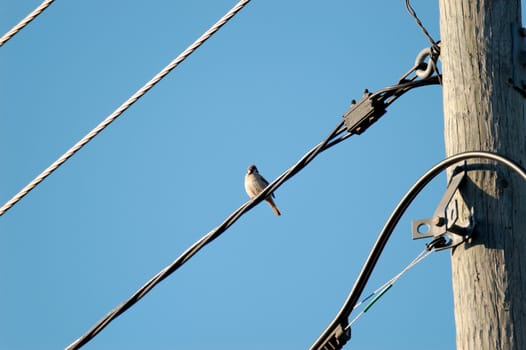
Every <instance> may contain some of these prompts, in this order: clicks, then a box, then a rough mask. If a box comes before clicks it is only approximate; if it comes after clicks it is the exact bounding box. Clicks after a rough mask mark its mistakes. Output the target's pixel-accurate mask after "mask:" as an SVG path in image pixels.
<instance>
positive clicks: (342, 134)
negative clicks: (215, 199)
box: [66, 68, 435, 350]
mask: <svg viewBox="0 0 526 350" xmlns="http://www.w3.org/2000/svg"><path fill="white" fill-rule="evenodd" d="M414 69H415V68H413V69H412V70H411V71H413V70H414ZM406 75H407V74H406ZM434 83H435V82H434V81H433V78H430V79H425V80H417V81H406V80H404V81H399V83H398V84H397V85H393V86H390V87H388V88H386V89H383V90H381V91H380V92H381V93H382V94H384V95H383V96H381V97H382V98H383V100H385V99H390V101H387V102H384V103H385V105H386V106H388V105H389V104H391V103H392V102H393V101H394V100H395V99H396V98H398V97H400V96H401V95H402V94H404V93H405V92H407V91H409V90H411V89H412V88H414V87H418V86H424V85H430V84H434ZM380 92H378V93H376V94H379V93H380ZM376 94H375V95H376ZM346 131H347V129H346V128H345V127H344V121H343V120H342V121H341V122H340V123H338V125H337V126H336V128H335V129H334V130H333V131H332V132H331V133H330V134H329V135H328V136H327V138H326V139H325V140H324V141H322V142H320V143H319V144H318V145H316V146H315V147H314V148H312V149H311V150H310V151H308V152H307V153H306V154H305V155H304V156H303V157H302V158H300V160H298V161H297V162H296V164H294V165H293V166H292V167H290V168H289V169H288V170H287V171H285V172H284V173H283V174H281V175H280V176H279V177H278V178H276V179H275V180H274V181H273V182H272V183H270V184H269V185H268V186H267V187H266V188H265V189H264V190H263V191H262V192H260V193H259V194H258V195H257V196H255V197H253V198H252V199H250V200H248V201H247V202H246V203H245V204H243V205H242V206H241V207H239V208H238V209H237V210H235V211H234V212H233V213H232V214H230V215H229V216H228V217H227V218H226V219H225V220H224V221H223V222H222V223H221V224H220V225H219V226H217V227H216V228H215V229H213V230H212V231H210V232H208V233H207V234H206V235H204V236H203V237H201V238H200V239H199V240H198V241H197V242H195V243H194V244H193V245H192V246H190V247H189V248H188V249H187V250H186V251H185V252H184V253H183V254H181V255H180V256H179V257H178V258H177V259H176V260H174V261H173V262H172V263H171V264H170V265H168V266H166V267H165V268H164V269H163V270H161V271H160V272H159V273H157V275H155V276H154V277H152V278H151V279H150V280H149V281H148V282H147V283H146V284H144V285H143V286H142V287H141V288H139V289H138V290H137V291H136V292H135V293H134V294H133V295H132V296H131V297H130V298H129V299H127V300H126V301H125V302H123V303H122V304H120V305H119V306H117V307H116V308H114V309H113V310H112V311H110V312H109V313H108V314H107V315H106V316H104V317H103V318H102V319H101V320H99V321H98V322H97V323H96V324H95V325H94V326H93V327H92V328H91V329H90V330H88V331H87V332H86V333H85V334H84V335H82V336H81V337H80V338H78V339H77V340H75V341H74V342H73V343H71V344H70V345H69V346H68V347H66V350H73V349H79V348H80V347H81V346H83V345H85V344H86V343H87V342H89V341H90V340H91V339H93V338H94V337H95V336H96V335H97V334H98V333H99V332H100V331H102V330H103V329H104V328H105V327H106V326H107V325H108V324H109V323H110V322H111V321H113V320H114V319H115V318H117V317H118V316H120V315H121V314H123V313H124V312H125V311H126V310H128V309H129V308H130V307H132V306H133V305H134V304H135V303H137V302H138V301H139V300H140V299H141V298H142V297H144V296H145V295H146V294H147V293H148V292H149V291H151V290H152V289H153V288H154V287H155V286H156V285H157V284H158V283H160V282H161V281H162V280H164V279H165V278H167V277H168V276H170V275H171V274H172V273H173V272H175V271H176V270H177V269H179V268H180V267H181V266H182V265H183V264H184V263H186V262H187V261H188V260H189V259H190V258H192V257H193V256H194V255H195V254H196V253H197V252H198V251H199V250H201V249H202V248H203V247H204V246H206V245H207V244H209V243H211V242H212V241H213V240H215V239H216V238H217V237H219V236H220V235H221V234H222V233H224V232H225V231H226V230H227V229H228V228H229V227H230V226H232V225H233V224H234V223H235V222H236V221H237V220H238V219H239V218H240V217H241V216H242V215H243V214H245V213H246V212H248V211H249V210H250V209H252V208H253V207H255V206H256V205H257V204H259V203H260V202H261V201H263V200H264V199H265V198H266V197H267V196H268V195H269V194H270V193H272V192H274V191H275V190H276V189H278V188H279V187H280V186H281V185H282V184H283V183H284V182H285V181H287V180H289V179H290V178H291V177H293V176H294V175H296V174H297V173H298V172H299V171H301V170H302V169H303V168H305V167H306V166H307V165H308V164H309V163H310V162H311V161H312V160H313V159H314V158H315V157H316V156H318V155H319V154H320V153H321V152H323V151H325V150H327V149H329V148H331V147H333V146H335V145H336V144H338V143H340V142H342V141H343V140H346V139H347V138H348V137H350V136H352V135H353V134H352V133H347V132H346Z"/></svg>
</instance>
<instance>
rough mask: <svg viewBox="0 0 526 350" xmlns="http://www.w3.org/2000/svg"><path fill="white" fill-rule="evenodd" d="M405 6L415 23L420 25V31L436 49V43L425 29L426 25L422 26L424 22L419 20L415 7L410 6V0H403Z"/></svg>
mask: <svg viewBox="0 0 526 350" xmlns="http://www.w3.org/2000/svg"><path fill="white" fill-rule="evenodd" d="M405 7H406V8H407V11H408V12H409V14H410V15H411V17H413V18H414V19H415V21H416V24H417V25H418V26H419V27H420V29H422V32H423V33H424V35H425V36H426V37H427V39H428V40H429V42H430V43H431V45H433V48H434V49H437V48H438V43H437V42H436V41H435V40H434V39H433V37H432V36H431V34H429V32H428V31H427V29H426V27H425V26H424V24H423V23H422V21H421V20H420V18H418V16H417V14H416V11H415V9H414V8H413V7H412V6H411V3H410V0H405Z"/></svg>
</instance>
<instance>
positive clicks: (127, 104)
mask: <svg viewBox="0 0 526 350" xmlns="http://www.w3.org/2000/svg"><path fill="white" fill-rule="evenodd" d="M249 2H250V0H241V1H239V2H238V3H237V4H236V5H235V6H234V7H233V8H232V9H231V10H230V11H229V12H228V13H227V14H225V15H224V16H223V17H222V18H221V19H219V21H217V22H216V23H215V24H214V25H213V26H212V27H210V29H208V30H207V31H206V32H205V33H204V34H203V35H201V36H200V37H199V38H198V39H197V40H196V41H194V43H193V44H191V45H190V46H189V47H188V48H187V49H186V50H184V51H183V52H182V53H181V54H180V55H179V56H177V57H176V58H175V59H174V60H173V61H172V62H170V63H169V64H168V65H167V66H166V67H165V68H164V69H163V70H161V71H160V72H159V73H158V74H157V75H156V76H154V77H153V78H152V79H151V80H150V81H148V82H147V83H146V84H145V85H144V86H143V87H142V88H140V89H139V90H138V91H137V92H136V93H135V94H133V95H132V96H131V97H130V98H129V99H128V100H126V101H125V102H124V103H123V104H122V105H121V106H120V107H119V108H117V109H116V110H115V111H114V112H113V113H111V114H110V115H109V116H108V117H106V119H104V120H103V121H102V122H101V123H100V124H99V125H97V126H96V127H95V128H94V129H93V130H91V131H90V132H89V133H88V134H87V135H86V136H84V137H83V138H82V139H80V141H78V142H77V143H76V144H75V145H73V147H71V148H70V149H69V150H68V151H66V153H64V154H63V155H62V156H61V157H60V158H58V159H57V160H56V161H55V162H54V163H53V164H51V165H50V166H49V167H48V168H46V169H45V170H44V171H43V172H42V173H40V174H39V175H38V176H37V177H36V178H34V179H33V180H32V181H31V182H30V183H29V184H27V185H26V186H25V187H24V188H22V189H21V190H20V191H19V192H18V193H17V194H16V195H14V196H13V198H11V199H10V200H9V201H7V202H6V203H5V204H4V205H3V206H2V207H1V208H0V216H2V215H4V214H5V212H7V211H8V210H9V209H10V208H12V207H13V206H14V205H15V204H16V203H18V202H19V201H20V200H21V199H22V198H23V197H24V196H25V195H27V194H28V193H29V192H30V191H31V190H33V189H34V188H35V187H36V186H37V185H38V184H39V183H41V182H42V181H43V180H44V179H45V178H46V177H48V176H49V175H51V174H52V173H53V172H54V171H55V170H57V169H58V168H59V167H60V166H61V165H62V164H64V163H65V162H66V161H67V160H68V159H69V158H71V157H72V156H73V155H74V154H75V153H77V152H78V151H79V150H80V149H81V148H82V147H84V146H85V145H86V144H87V143H88V142H90V141H91V140H92V139H93V138H94V137H95V136H97V135H98V134H99V133H100V132H101V131H102V130H104V129H105V128H106V127H107V126H108V125H110V124H111V123H112V122H113V121H115V119H117V118H118V117H119V116H121V115H122V113H124V111H126V110H127V109H128V108H130V107H131V106H132V105H133V104H134V103H135V102H137V100H138V99H139V98H141V97H142V96H143V95H144V94H146V93H147V92H148V91H149V90H150V89H151V88H152V87H154V86H155V84H157V83H158V82H159V81H161V79H163V78H164V77H165V76H166V75H168V73H170V72H171V71H172V70H173V69H174V68H175V67H177V66H178V65H179V63H181V62H182V61H184V60H185V59H186V58H187V57H188V56H190V55H191V54H192V53H193V52H194V51H195V50H196V49H197V48H198V47H199V46H201V45H202V44H203V43H204V42H205V41H206V40H208V39H209V38H210V37H211V36H212V35H213V34H214V33H215V32H217V31H218V30H219V29H220V28H221V27H222V26H223V25H224V24H225V23H227V22H228V21H229V20H230V19H231V18H232V17H234V16H235V15H236V14H237V13H238V12H239V11H240V10H241V9H242V8H243V7H245V5H247V4H248V3H249Z"/></svg>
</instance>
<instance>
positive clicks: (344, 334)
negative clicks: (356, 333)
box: [317, 323, 351, 350]
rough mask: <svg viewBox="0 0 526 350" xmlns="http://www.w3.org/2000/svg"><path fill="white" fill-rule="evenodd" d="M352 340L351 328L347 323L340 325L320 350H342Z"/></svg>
mask: <svg viewBox="0 0 526 350" xmlns="http://www.w3.org/2000/svg"><path fill="white" fill-rule="evenodd" d="M349 339H351V328H350V327H348V325H347V323H345V324H342V323H340V324H338V326H337V327H336V329H334V331H333V332H332V333H331V334H330V336H329V337H328V338H327V340H326V341H325V342H324V343H323V344H322V345H320V346H319V347H318V348H317V349H319V350H340V349H342V348H343V346H344V345H345V344H346V343H347V342H348V341H349Z"/></svg>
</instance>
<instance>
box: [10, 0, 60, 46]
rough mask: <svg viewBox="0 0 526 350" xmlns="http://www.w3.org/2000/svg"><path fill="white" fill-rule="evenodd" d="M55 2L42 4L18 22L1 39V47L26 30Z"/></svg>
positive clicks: (48, 1)
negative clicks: (30, 23) (26, 27)
mask: <svg viewBox="0 0 526 350" xmlns="http://www.w3.org/2000/svg"><path fill="white" fill-rule="evenodd" d="M53 1H54V0H44V2H43V3H41V4H40V6H38V7H37V8H36V9H34V10H33V12H31V13H30V14H29V15H27V16H26V17H25V18H24V19H23V20H21V21H20V22H18V24H17V25H16V26H14V27H13V28H12V29H11V30H10V31H8V32H7V33H5V34H4V35H3V36H2V37H1V38H0V46H2V45H4V44H5V43H6V42H8V41H9V39H11V38H12V37H13V36H15V34H16V33H18V32H19V31H21V30H22V28H24V27H25V26H27V25H28V24H29V22H31V21H32V20H34V19H35V18H36V17H37V16H38V15H40V14H41V13H42V12H44V10H45V9H47V8H48V7H49V5H51V3H52V2H53Z"/></svg>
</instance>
